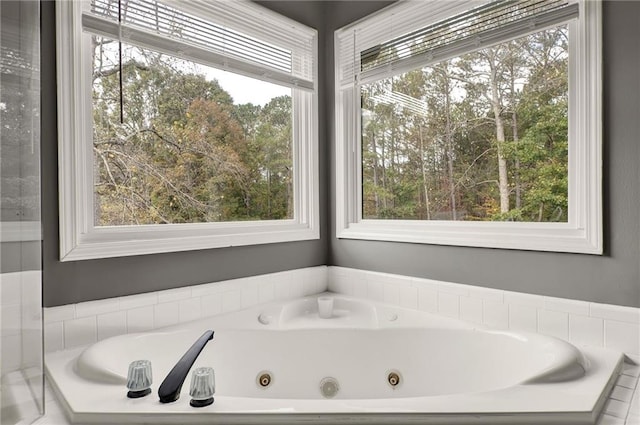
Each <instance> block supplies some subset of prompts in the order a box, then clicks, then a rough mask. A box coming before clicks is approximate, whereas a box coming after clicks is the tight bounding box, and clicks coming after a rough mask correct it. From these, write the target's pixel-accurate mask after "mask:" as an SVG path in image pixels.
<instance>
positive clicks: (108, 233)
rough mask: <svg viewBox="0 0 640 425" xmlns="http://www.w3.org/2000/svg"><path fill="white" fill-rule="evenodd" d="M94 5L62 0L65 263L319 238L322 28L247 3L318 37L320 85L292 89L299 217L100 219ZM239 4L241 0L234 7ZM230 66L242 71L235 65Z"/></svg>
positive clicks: (59, 7) (61, 165)
mask: <svg viewBox="0 0 640 425" xmlns="http://www.w3.org/2000/svg"><path fill="white" fill-rule="evenodd" d="M87 3H88V2H87V1H86V0H83V1H66V0H62V1H58V2H56V23H57V29H56V36H57V53H56V59H57V72H58V178H59V223H60V261H74V260H86V259H97V258H108V257H121V256H130V255H141V254H153V253H163V252H175V251H188V250H198V249H209V248H221V247H231V246H242V245H256V244H269V243H278V242H290V241H302V240H312V239H319V237H320V233H319V198H318V193H319V190H318V154H317V151H318V140H317V134H318V100H317V99H318V96H317V90H318V85H317V31H316V30H314V29H312V28H308V27H306V26H304V25H302V24H299V23H297V22H295V21H292V20H290V19H288V18H286V17H283V16H281V15H278V14H276V13H275V12H272V11H270V10H268V9H265V8H262V7H260V6H258V5H255V4H253V3H250V2H243V4H244V6H246V7H247V8H252V9H253V10H254V11H255V9H256V8H259V9H260V10H259V11H258V13H259V14H260V15H261V16H263V17H264V21H265V25H268V22H280V23H282V22H286V23H287V25H289V27H291V28H296V29H298V30H302V31H308V32H309V34H311V35H312V37H313V58H314V60H313V62H314V64H313V65H312V66H313V70H312V73H313V90H312V91H309V90H299V89H296V88H292V100H293V102H292V103H293V122H292V125H293V162H294V167H293V169H294V176H293V179H294V196H293V198H294V217H293V218H292V219H286V220H265V221H238V222H216V223H191V224H158V225H141V226H137V225H131V226H95V225H94V217H93V210H94V208H93V198H94V188H93V154H92V114H91V108H92V101H91V90H92V85H91V69H92V64H91V51H90V38H91V37H90V35H87V34H83V31H82V22H81V21H82V11H83V8H86V7H87ZM191 3H192V4H193V3H197V2H191ZM237 5H238V3H237V2H236V3H234V5H232V6H233V7H236V6H237ZM244 6H242V5H241V6H240V7H244ZM199 16H202V15H199ZM211 66H216V65H215V64H211ZM226 70H229V71H232V72H233V71H234V69H231V67H230V66H229V67H228V68H227V69H226ZM239 73H242V72H239ZM265 79H268V76H267V77H265Z"/></svg>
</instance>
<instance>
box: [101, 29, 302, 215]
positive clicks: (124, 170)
mask: <svg viewBox="0 0 640 425" xmlns="http://www.w3.org/2000/svg"><path fill="white" fill-rule="evenodd" d="M96 45H97V47H96V58H95V61H94V62H95V63H96V66H95V67H94V91H93V105H94V108H93V111H94V113H93V115H94V126H93V128H94V137H93V139H94V159H95V162H94V163H95V167H96V170H95V203H96V224H97V225H105V226H107V225H130V224H156V223H157V224H159V223H199V222H212V221H214V222H215V221H237V220H269V219H283V218H291V217H292V216H293V189H292V174H291V172H292V155H291V143H292V142H291V141H292V132H291V98H290V97H288V96H283V97H278V98H275V99H273V100H272V101H271V102H270V103H268V104H267V105H265V106H264V107H261V106H259V105H252V104H244V105H234V104H233V100H232V98H231V96H230V95H229V93H227V92H226V91H225V90H224V89H223V88H222V87H221V86H220V84H219V83H218V82H217V81H216V80H213V79H208V78H206V77H205V76H204V75H202V74H200V73H198V72H197V70H194V69H192V68H190V67H189V66H187V65H186V64H185V63H184V62H181V61H179V60H177V59H172V58H170V57H167V56H166V55H162V54H158V53H153V52H149V51H146V50H143V49H136V48H130V49H129V54H130V60H128V61H127V62H126V64H125V66H123V75H122V76H123V84H122V99H123V102H124V109H123V115H124V120H123V122H122V123H121V122H120V95H119V93H120V85H119V75H118V72H117V68H114V67H111V68H109V67H108V66H105V65H104V64H105V63H108V62H109V61H108V60H106V59H109V57H110V55H111V56H113V53H112V52H110V51H108V50H106V51H105V50H104V49H102V48H101V44H100V39H99V38H97V40H96Z"/></svg>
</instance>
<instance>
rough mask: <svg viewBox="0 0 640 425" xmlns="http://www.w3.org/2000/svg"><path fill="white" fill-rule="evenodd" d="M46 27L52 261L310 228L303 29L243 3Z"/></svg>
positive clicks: (126, 5) (67, 15)
mask: <svg viewBox="0 0 640 425" xmlns="http://www.w3.org/2000/svg"><path fill="white" fill-rule="evenodd" d="M57 25H58V27H57V31H58V34H57V36H58V46H59V48H58V58H57V59H58V89H59V90H58V99H59V101H58V103H59V111H58V114H59V140H60V142H59V161H60V164H59V170H60V171H59V178H60V257H61V260H62V261H68V260H79V259H89V258H104V257H113V256H124V255H139V254H148V253H156V252H169V251H181V250H191V249H206V248H216V247H226V246H237V245H252V244H262V243H274V242H285V241H295V240H305V239H317V238H318V237H319V231H318V195H317V194H318V181H317V167H318V165H317V154H316V151H317V82H316V66H317V64H316V55H317V53H316V50H317V47H316V43H317V34H316V31H315V30H313V29H310V28H307V27H305V26H303V25H301V24H298V23H296V22H293V21H291V20H289V19H287V18H284V17H282V16H280V15H277V14H275V13H273V12H271V11H269V10H266V9H264V8H262V7H260V6H257V5H255V4H253V3H251V2H245V1H238V2H214V3H212V2H206V1H191V2H182V1H172V0H165V1H156V0H129V1H126V2H125V1H122V2H121V1H119V0H86V1H78V2H66V1H63V2H58V3H57Z"/></svg>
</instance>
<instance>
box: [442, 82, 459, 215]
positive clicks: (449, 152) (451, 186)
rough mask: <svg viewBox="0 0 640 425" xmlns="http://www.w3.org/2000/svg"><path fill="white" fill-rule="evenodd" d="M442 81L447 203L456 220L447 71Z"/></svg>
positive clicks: (449, 94)
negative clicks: (447, 187) (447, 184)
mask: <svg viewBox="0 0 640 425" xmlns="http://www.w3.org/2000/svg"><path fill="white" fill-rule="evenodd" d="M442 77H443V79H444V96H445V99H444V108H445V111H444V115H445V117H446V128H445V140H446V144H447V174H448V180H449V202H450V204H451V219H452V220H454V221H455V220H457V219H458V211H457V206H456V185H455V181H454V177H453V134H452V130H451V93H450V87H449V74H448V72H447V71H443V72H442Z"/></svg>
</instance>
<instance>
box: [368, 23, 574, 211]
mask: <svg viewBox="0 0 640 425" xmlns="http://www.w3.org/2000/svg"><path fill="white" fill-rule="evenodd" d="M372 60H374V59H372ZM567 75H568V49H567V30H566V28H565V27H562V26H561V27H557V28H551V29H548V30H544V31H541V32H538V33H535V34H532V35H529V36H526V37H522V38H520V39H517V40H514V41H511V42H508V43H503V44H500V45H497V46H494V47H491V48H486V49H482V50H479V51H476V52H474V53H471V54H467V55H465V56H462V57H457V58H453V59H450V60H447V61H444V62H441V63H438V64H435V65H432V66H429V67H423V68H421V69H416V70H413V71H410V72H406V73H404V74H401V75H397V76H394V77H391V78H387V79H384V80H380V81H377V82H374V83H371V84H367V85H365V86H362V87H361V96H362V107H363V119H362V178H363V216H364V217H366V218H402V219H430V220H451V219H455V220H481V221H489V220H494V221H567V211H568V181H567V178H568V177H567V176H568V95H567V93H568V81H567V80H568V77H567ZM501 162H502V163H503V164H504V175H502V176H501V175H500V167H499V164H500V163H501ZM501 189H502V190H501ZM501 192H506V193H507V195H508V202H507V204H506V208H505V204H504V202H501Z"/></svg>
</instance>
